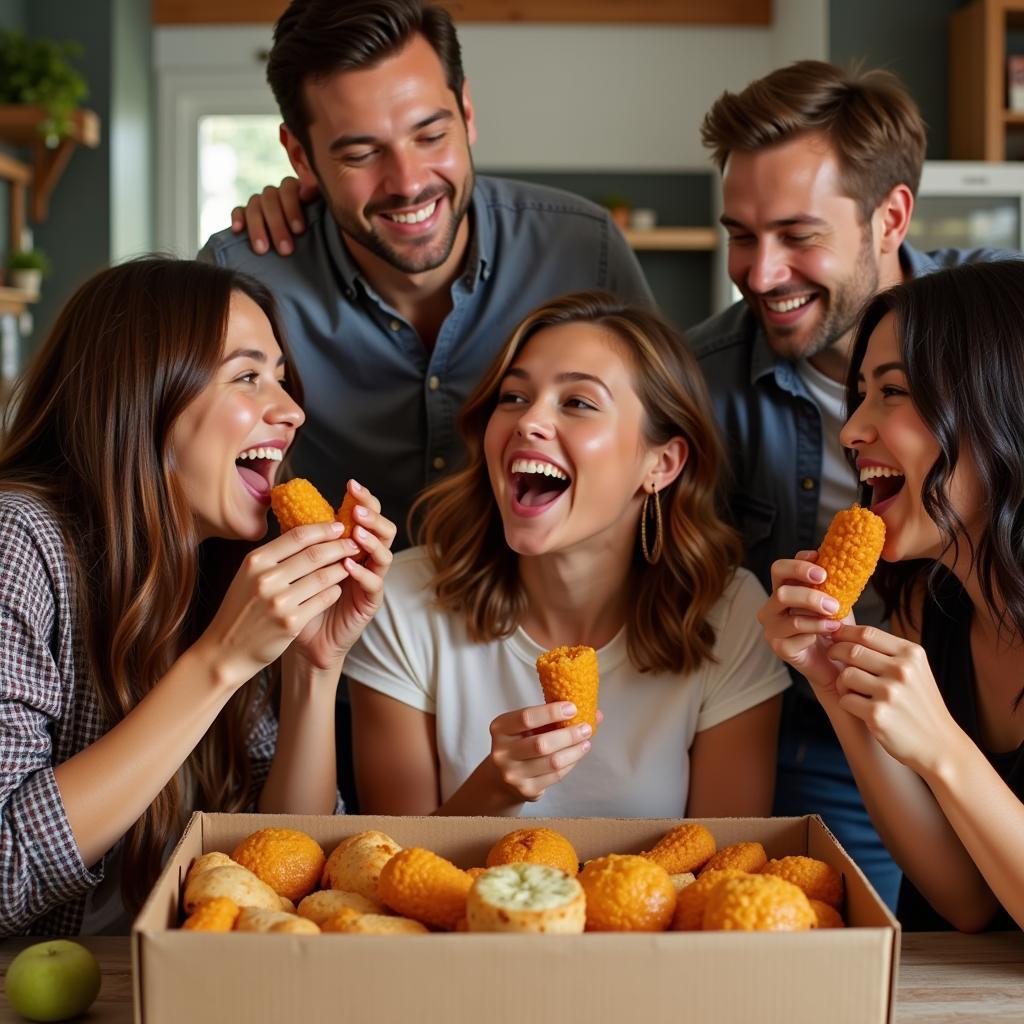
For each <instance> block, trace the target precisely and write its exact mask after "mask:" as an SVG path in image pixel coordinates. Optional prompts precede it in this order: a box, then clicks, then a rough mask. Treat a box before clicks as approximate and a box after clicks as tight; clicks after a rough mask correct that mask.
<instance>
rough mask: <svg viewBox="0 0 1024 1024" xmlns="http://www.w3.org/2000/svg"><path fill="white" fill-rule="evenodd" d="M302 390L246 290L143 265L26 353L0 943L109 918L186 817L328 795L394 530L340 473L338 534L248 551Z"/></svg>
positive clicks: (0, 575)
mask: <svg viewBox="0 0 1024 1024" xmlns="http://www.w3.org/2000/svg"><path fill="white" fill-rule="evenodd" d="M300 399H301V391H300V389H299V384H298V381H297V380H296V379H295V377H294V371H293V370H292V369H291V368H290V367H289V366H288V365H287V354H286V348H285V344H284V339H283V338H282V337H281V334H280V331H279V329H278V327H277V317H276V314H275V311H274V306H273V302H272V300H271V298H270V295H269V293H268V292H267V291H266V290H265V289H264V288H263V287H262V286H261V285H258V284H257V283H256V282H254V281H252V280H250V279H248V278H246V277H244V276H242V275H240V274H236V273H234V272H232V271H229V270H225V269H223V268H220V267H214V266H210V265H206V264H202V263H196V262H191V261H178V260H171V259H165V258H159V257H150V258H145V259H141V260H137V261H133V262H130V263H126V264H124V265H122V266H118V267H114V268H112V269H110V270H105V271H102V272H101V273H99V274H97V275H96V276H95V277H93V278H92V279H91V280H89V281H87V282H86V283H85V284H84V285H83V286H82V287H81V288H80V289H79V291H78V292H77V293H76V294H75V295H74V296H73V297H72V298H71V300H70V301H69V302H68V304H67V305H66V306H65V308H64V310H63V311H62V312H61V314H60V316H59V318H58V320H57V323H56V325H55V327H54V329H53V331H52V333H51V334H50V336H49V339H48V340H47V341H46V343H45V344H44V345H43V347H42V348H41V349H40V350H39V352H38V353H37V355H36V357H35V359H34V361H33V362H32V364H31V366H30V367H29V369H28V370H27V372H26V375H25V377H24V378H23V380H22V382H21V384H20V385H19V388H18V390H17V391H16V394H15V398H14V404H13V405H12V412H11V413H10V415H9V417H8V420H9V422H8V423H7V425H6V426H7V429H6V434H5V440H4V441H3V442H2V443H0V567H2V571H0V753H2V757H0V806H2V807H3V815H2V819H0V934H5V935H9V934H15V933H25V932H34V933H39V934H42V933H45V934H50V935H53V934H75V933H79V932H84V933H95V932H99V931H108V932H126V931H127V930H128V928H129V926H130V918H128V917H127V916H126V913H127V911H129V910H133V909H137V907H138V906H139V905H140V903H141V901H142V899H143V898H144V896H145V895H146V893H147V891H148V890H149V888H150V886H151V885H152V882H153V880H154V879H155V877H156V874H157V873H158V871H159V869H160V862H161V857H162V855H163V853H164V851H165V850H166V848H167V846H168V843H169V842H170V841H171V840H173V839H174V838H175V836H176V835H177V834H178V832H179V831H180V830H181V827H182V825H183V823H184V821H185V818H186V816H187V814H188V813H189V812H190V811H191V810H193V809H205V810H221V811H240V810H246V809H256V808H258V809H259V810H261V811H290V812H295V813H310V814H312V813H330V812H331V811H332V810H335V809H337V808H339V806H340V802H339V800H338V796H337V790H336V788H335V781H334V779H335V769H334V756H335V755H334V735H333V728H334V727H333V723H334V701H335V692H336V689H337V685H338V678H339V674H340V671H341V666H342V664H343V662H344V659H345V655H346V653H347V652H348V649H349V648H350V647H351V645H352V644H353V642H354V641H355V639H356V637H357V636H358V634H359V633H360V631H361V630H362V628H363V627H364V626H365V624H366V623H367V621H368V620H369V618H370V616H371V615H372V614H373V612H374V611H375V610H376V608H377V606H378V605H379V604H380V599H381V588H382V577H383V576H384V573H385V572H386V571H387V567H388V564H389V563H390V560H391V555H390V551H389V550H388V548H389V545H390V542H391V539H392V537H393V536H394V532H395V529H394V526H393V524H391V523H390V522H388V521H387V520H386V519H384V518H383V517H382V516H381V515H380V507H379V504H378V503H377V501H376V499H375V498H374V497H373V496H372V495H370V494H369V493H367V492H366V491H365V489H363V488H360V487H358V486H357V485H356V484H355V483H354V482H350V483H349V489H350V491H351V493H352V494H353V496H354V497H355V498H356V500H357V501H358V503H359V505H360V507H361V509H362V513H363V515H362V518H361V519H360V522H361V524H362V526H363V529H361V530H357V531H356V537H355V540H354V541H353V540H350V539H341V538H340V537H339V536H338V533H339V530H338V527H337V526H336V525H335V524H329V525H328V524H321V525H317V526H307V527H300V528H298V529H296V530H292V531H290V532H289V533H287V534H285V535H284V536H281V537H278V538H276V539H275V540H272V541H270V542H269V543H266V544H262V545H261V546H257V544H258V543H259V542H260V541H261V539H262V538H263V536H264V534H265V533H266V530H267V509H268V506H269V492H270V487H271V485H272V483H273V482H274V478H275V475H276V472H277V470H278V468H279V465H280V462H281V459H282V458H283V457H284V455H285V453H286V452H287V450H288V448H289V447H290V445H291V444H292V442H293V440H294V438H295V434H296V431H297V430H298V429H299V427H300V426H301V424H302V420H303V415H302V410H301V408H300V405H299V402H300ZM225 541H228V542H239V543H224V542H225ZM357 555H359V556H360V557H361V558H365V560H366V561H365V564H360V561H357V560H356V557H355V556H357ZM268 666H273V668H274V676H275V677H276V682H277V683H278V684H279V692H278V693H277V695H276V703H277V704H278V705H279V722H280V724H278V718H277V717H275V715H274V714H273V713H272V711H271V708H270V699H271V696H272V694H271V693H270V684H271V679H270V673H269V672H266V671H264V670H265V669H267V667H268ZM118 884H119V886H120V891H119V889H118Z"/></svg>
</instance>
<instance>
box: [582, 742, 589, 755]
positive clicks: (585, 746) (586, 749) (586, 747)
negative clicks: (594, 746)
mask: <svg viewBox="0 0 1024 1024" xmlns="http://www.w3.org/2000/svg"><path fill="white" fill-rule="evenodd" d="M589 749H590V740H587V741H586V742H585V743H584V744H583V753H584V754H585V753H586V752H587V751H588V750H589Z"/></svg>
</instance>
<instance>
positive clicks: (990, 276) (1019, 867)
mask: <svg viewBox="0 0 1024 1024" xmlns="http://www.w3.org/2000/svg"><path fill="white" fill-rule="evenodd" d="M1022 381H1024V261H1017V260H1007V261H1003V262H999V263H984V264H982V263H973V264H965V265H964V266H959V267H956V268H954V269H951V270H945V271H942V272H940V273H936V274H930V275H928V276H927V277H922V278H919V279H915V280H913V281H910V282H908V283H906V284H904V285H901V286H899V287H897V288H894V289H892V290H891V291H888V292H884V293H882V294H881V295H879V296H878V297H877V298H876V299H875V300H874V301H873V302H871V304H870V305H869V306H868V307H867V310H866V311H865V313H864V316H863V319H862V321H861V324H860V327H859V329H858V333H857V337H856V340H855V344H854V348H853V353H852V358H851V365H850V372H849V377H848V380H847V401H848V408H849V409H850V417H849V420H848V421H847V423H846V425H845V427H844V428H843V432H842V435H841V436H842V441H843V444H844V445H846V446H847V447H848V448H850V449H851V450H852V451H853V452H854V453H855V456H856V458H855V461H856V466H857V468H858V470H859V473H860V479H861V483H862V485H863V487H864V491H865V495H864V497H865V502H864V503H865V504H869V503H870V507H871V509H872V510H873V511H874V512H876V513H877V514H878V515H880V516H881V517H882V519H883V520H884V521H885V527H886V535H885V546H884V548H883V550H882V558H883V559H884V563H883V564H882V565H881V566H880V568H879V570H878V571H877V573H876V576H875V579H876V581H877V582H878V583H879V588H880V590H881V591H882V593H883V595H884V596H885V597H886V598H887V602H888V605H889V608H890V612H891V614H892V630H891V632H885V631H884V630H881V629H877V628H872V627H861V626H857V625H854V624H853V621H852V619H847V620H845V621H844V622H842V623H839V622H834V621H832V620H831V619H828V618H825V617H823V616H824V615H828V614H829V613H830V612H831V611H832V610H834V609H833V608H831V607H830V606H829V605H828V598H826V596H825V595H824V594H823V593H822V592H820V591H817V590H812V589H810V586H809V585H810V584H816V583H819V582H821V579H822V578H823V573H822V570H821V569H819V568H818V567H817V566H816V565H815V564H814V561H815V557H816V556H815V553H814V552H806V551H805V552H801V553H799V554H798V555H797V556H796V558H795V559H787V560H782V561H779V562H776V563H775V565H774V566H773V569H772V580H773V584H774V588H773V590H774V592H773V594H772V597H771V599H770V600H769V602H768V604H767V605H766V606H765V608H764V609H763V611H762V613H761V621H762V622H763V623H764V627H765V633H766V635H767V637H768V639H769V641H770V643H771V645H772V648H773V649H774V650H775V652H776V653H777V654H778V655H779V656H780V657H782V658H784V659H785V660H786V661H788V662H789V663H790V664H791V665H793V666H794V667H795V668H796V669H797V670H798V671H799V672H800V673H801V674H802V675H804V676H806V677H807V679H808V680H810V682H811V684H812V686H813V687H814V689H815V692H816V693H817V696H818V698H819V700H820V701H821V703H822V705H823V706H824V708H825V710H826V711H827V713H828V715H829V717H830V719H831V721H832V724H833V726H834V727H835V730H836V733H837V735H838V736H839V739H840V741H841V742H842V745H843V748H844V750H845V751H846V755H847V757H848V759H849V761H850V764H851V766H852V767H853V770H854V774H855V776H856V779H857V783H858V785H859V787H860V790H861V793H862V794H863V796H864V801H865V804H866V806H867V808H868V810H869V812H870V813H871V816H872V819H873V820H874V822H875V825H876V826H877V828H878V831H879V833H880V835H881V836H882V838H883V839H884V841H885V843H886V845H887V846H888V847H889V849H890V851H891V852H892V854H893V857H894V858H895V859H896V861H897V862H898V863H899V864H900V866H901V867H902V868H903V871H904V873H905V874H904V882H903V887H902V889H901V892H900V900H899V906H898V912H899V915H900V918H901V920H902V921H903V923H904V925H905V926H906V927H908V928H911V929H922V928H923V929H935V928H948V927H949V926H950V925H953V926H955V927H956V928H959V929H960V930H962V931H979V930H981V929H986V928H1006V927H1011V928H1012V927H1013V921H1016V923H1017V925H1024V860H1022V858H1021V851H1022V850H1024V802H1022V801H1024V708H1022V697H1024V397H1022V395H1021V390H1020V388H1021V382H1022ZM1011 918H1012V920H1011Z"/></svg>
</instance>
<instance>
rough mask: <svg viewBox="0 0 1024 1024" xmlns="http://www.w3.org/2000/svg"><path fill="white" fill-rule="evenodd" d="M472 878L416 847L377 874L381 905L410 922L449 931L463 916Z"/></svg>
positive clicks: (441, 859) (405, 851) (428, 851)
mask: <svg viewBox="0 0 1024 1024" xmlns="http://www.w3.org/2000/svg"><path fill="white" fill-rule="evenodd" d="M472 885H473V879H472V878H470V877H469V875H467V874H466V872H465V871H463V870H462V869H461V868H457V867H456V866H455V865H454V864H452V862H451V861H448V860H445V859H444V857H439V856H438V855H437V854H436V853H432V852H431V851H430V850H424V849H421V848H419V847H412V848H410V849H406V850H402V851H401V852H400V853H396V854H395V855H394V857H392V858H391V860H389V861H388V862H387V864H385V865H384V870H383V871H381V873H380V882H379V883H378V885H377V891H378V892H379V894H380V898H381V899H382V900H383V901H384V903H385V905H386V906H388V907H390V908H391V909H392V910H394V911H396V912H397V913H399V914H401V915H402V916H403V917H411V918H412V919H413V920H414V921H421V922H422V923H423V924H429V925H432V926H433V927H435V928H445V929H447V930H449V931H451V930H452V929H453V928H454V927H455V925H456V924H457V923H458V921H459V918H460V917H465V916H466V897H467V896H468V895H469V889H470V886H472Z"/></svg>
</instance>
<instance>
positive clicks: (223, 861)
mask: <svg viewBox="0 0 1024 1024" xmlns="http://www.w3.org/2000/svg"><path fill="white" fill-rule="evenodd" d="M234 864H235V862H234V861H233V860H232V859H231V858H230V857H229V856H228V855H227V854H226V853H219V852H218V851H216V850H214V851H213V852H211V853H204V854H203V855H202V856H201V857H196V859H195V860H194V861H192V867H190V868H189V869H188V874H187V875H186V876H185V881H186V883H188V882H190V881H191V880H192V879H193V878H195V876H196V875H199V874H202V872H204V871H209V870H210V868H230V867H233V866H234Z"/></svg>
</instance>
